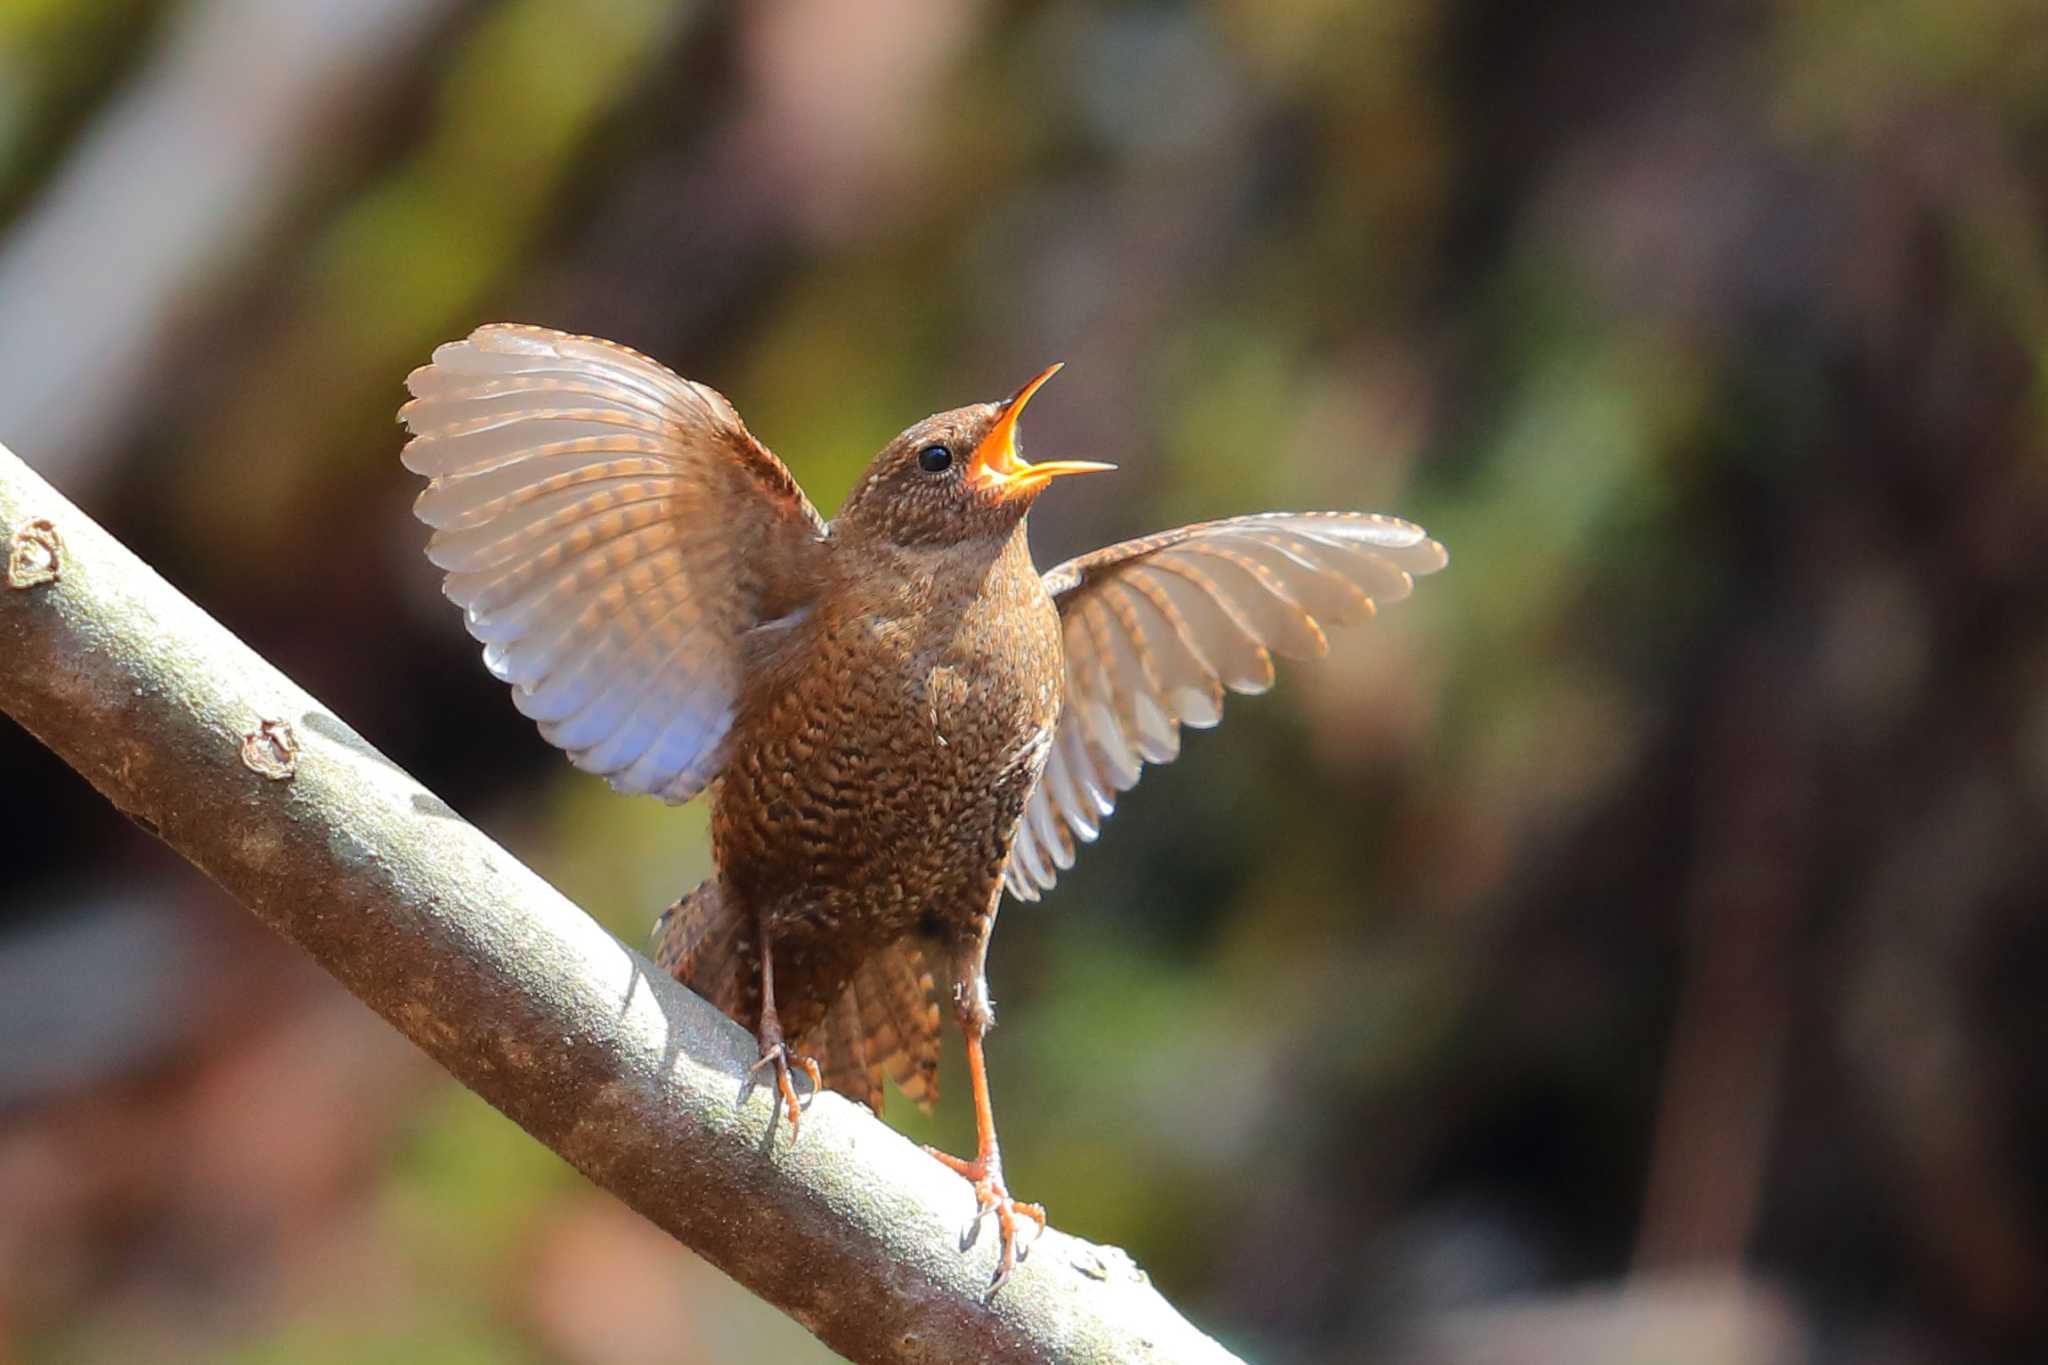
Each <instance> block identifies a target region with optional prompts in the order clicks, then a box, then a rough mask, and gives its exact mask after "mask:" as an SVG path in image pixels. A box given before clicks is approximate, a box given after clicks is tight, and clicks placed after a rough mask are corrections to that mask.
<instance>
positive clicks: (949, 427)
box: [838, 365, 1116, 546]
mask: <svg viewBox="0 0 2048 1365" xmlns="http://www.w3.org/2000/svg"><path fill="white" fill-rule="evenodd" d="M1059 369H1060V367H1059V366H1058V365H1053V366H1050V367H1048V368H1047V369H1046V370H1044V371H1043V372H1042V373H1040V374H1039V375H1038V377H1037V378H1035V379H1033V380H1032V381H1031V382H1030V383H1028V384H1026V385H1025V386H1024V387H1023V388H1021V389H1019V390H1017V392H1015V393H1013V394H1011V395H1010V396H1009V397H1008V398H1006V399H1004V400H1003V401H1002V402H1000V403H975V404H972V405H971V406H968V407H964V408H954V409H953V410H952V411H951V412H941V413H938V414H935V415H934V416H931V417H927V418H925V419H924V420H923V421H922V422H919V423H917V425H915V426H913V427H911V428H910V429H909V430H907V431H905V432H904V433H903V434H902V435H900V436H898V437H897V438H896V439H895V440H893V441H891V442H889V444H888V445H886V446H884V447H883V448H882V453H881V454H879V455H877V456H875V458H874V461H873V463H871V464H870V465H869V466H868V472H867V475H866V477H864V478H863V479H862V480H861V482H860V486H859V487H858V488H857V489H855V490H854V493H853V496H852V497H850V498H848V499H847V502H846V506H845V507H844V508H843V509H842V510H841V511H840V514H839V517H838V520H839V521H840V522H843V523H845V524H847V525H849V526H854V527H859V528H861V529H862V530H869V531H876V532H879V533H880V534H881V535H883V536H885V537H886V538H887V539H889V540H890V541H892V542H894V543H896V544H898V545H904V546H917V545H923V546H933V545H955V544H960V543H963V542H967V541H973V540H981V539H985V538H988V537H992V536H993V537H1002V536H1007V535H1008V534H1009V533H1010V532H1012V531H1014V530H1015V529H1016V528H1017V526H1018V525H1019V524H1020V523H1022V521H1023V520H1024V514H1025V513H1026V512H1028V511H1030V510H1031V504H1032V503H1033V502H1035V501H1037V498H1038V495H1039V494H1040V493H1042V492H1043V491H1045V488H1046V485H1048V484H1050V483H1051V482H1052V481H1053V480H1054V479H1056V478H1059V477H1061V476H1062V475H1066V474H1088V473H1094V472H1096V471H1099V470H1105V469H1114V468H1116V466H1115V465H1107V464H1098V463H1096V462H1095V461H1093V460H1048V461H1045V462H1043V463H1040V464H1032V463H1030V462H1028V461H1026V460H1025V459H1024V457H1023V455H1022V454H1021V453H1020V452H1019V450H1018V442H1017V419H1018V418H1019V417H1020V416H1022V415H1023V412H1024V405H1025V404H1027V403H1029V402H1030V401H1031V395H1033V394H1034V393H1037V392H1038V390H1039V388H1040V387H1041V386H1043V385H1044V383H1045V381H1046V380H1048V379H1050V378H1052V377H1053V375H1055V374H1057V373H1058V372H1059Z"/></svg>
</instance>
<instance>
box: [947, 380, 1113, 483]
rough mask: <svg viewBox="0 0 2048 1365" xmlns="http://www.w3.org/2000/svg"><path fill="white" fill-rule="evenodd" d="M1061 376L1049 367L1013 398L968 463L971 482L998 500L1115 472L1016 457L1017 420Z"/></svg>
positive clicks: (1102, 467)
mask: <svg viewBox="0 0 2048 1365" xmlns="http://www.w3.org/2000/svg"><path fill="white" fill-rule="evenodd" d="M1059 372H1060V367H1059V366H1058V365H1056V364H1055V365H1048V366H1047V367H1046V368H1045V370H1044V372H1043V373H1041V374H1040V375H1039V376H1038V378H1036V379H1034V380H1032V381H1031V382H1030V383H1029V384H1026V385H1025V386H1024V387H1023V388H1021V389H1019V390H1017V392H1015V393H1013V394H1011V395H1010V398H1009V401H1008V402H1006V403H1004V404H1003V410H1002V412H1001V413H1000V414H998V415H997V417H996V424H995V425H994V426H992V427H990V428H989V429H988V435H986V436H984V437H982V438H981V444H980V445H978V446H976V447H975V448H974V454H973V455H972V456H971V457H970V458H969V459H968V461H967V477H968V480H969V482H971V483H974V484H977V485H979V486H980V487H982V488H986V489H989V490H991V491H993V492H994V493H995V495H996V496H997V497H998V498H1014V497H1017V496H1018V495H1020V494H1023V493H1029V492H1032V491H1034V490H1036V489H1039V488H1042V487H1044V486H1045V485H1046V484H1047V483H1049V482H1050V481H1051V480H1053V479H1056V478H1058V477H1059V476H1060V475H1062V474H1096V473H1100V472H1101V471H1103V470H1105V469H1115V468H1116V466H1115V465H1113V464H1099V463H1097V462H1096V461H1094V460H1047V461H1046V462H1045V463H1043V464H1031V463H1028V462H1027V461H1026V460H1025V459H1024V457H1023V456H1022V455H1019V454H1018V453H1017V419H1018V418H1019V417H1020V416H1022V415H1023V413H1024V405H1025V404H1026V403H1028V402H1030V401H1031V395H1032V394H1034V393H1037V392H1038V391H1039V389H1040V388H1042V387H1044V385H1045V381H1046V380H1048V379H1050V378H1052V377H1053V376H1054V375H1056V374H1058V373H1059Z"/></svg>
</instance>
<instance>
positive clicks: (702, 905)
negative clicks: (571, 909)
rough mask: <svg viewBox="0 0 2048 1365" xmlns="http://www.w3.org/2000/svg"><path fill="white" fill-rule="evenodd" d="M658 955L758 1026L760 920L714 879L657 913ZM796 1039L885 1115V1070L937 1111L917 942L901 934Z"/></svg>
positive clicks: (731, 1013) (927, 983)
mask: <svg viewBox="0 0 2048 1365" xmlns="http://www.w3.org/2000/svg"><path fill="white" fill-rule="evenodd" d="M654 960H655V962H657V963H658V964H660V965H661V966H662V967H664V968H666V969H667V971H668V972H669V973H670V975H672V976H674V977H675V978H676V980H678V981H680V982H682V983H683V984H684V985H685V986H688V987H689V988H690V989H691V990H693V991H695V992H696V993H697V994H699V995H701V996H703V997H704V998H705V999H706V1000H709V1001H710V1002H711V1003H712V1004H714V1005H716V1006H717V1007H718V1008H719V1009H720V1010H722V1011H724V1012H725V1014H726V1015H727V1016H728V1017H730V1018H732V1019H733V1020H735V1021H736V1022H738V1023H739V1024H740V1025H741V1026H742V1027H743V1028H749V1029H751V1028H753V1027H755V1025H756V1022H757V1020H758V1017H759V1012H760V980H759V976H758V973H759V971H760V958H759V956H758V955H757V954H756V952H755V950H754V945H753V925H752V924H751V922H750V921H749V919H748V917H747V916H746V915H744V914H742V913H740V912H739V910H738V909H737V908H736V907H735V906H734V905H733V903H732V902H731V900H730V899H729V898H728V897H727V896H726V895H725V894H724V892H723V890H722V889H721V888H720V886H719V883H718V879H717V878H716V877H712V878H710V879H709V880H707V881H705V882H704V883H703V884H702V885H700V886H698V888H697V889H696V890H695V891H692V892H691V893H690V894H689V895H687V896H685V897H683V898H682V899H681V900H679V901H677V902H676V903H675V904H674V905H671V906H670V907H669V908H668V909H667V910H665V911H663V912H662V916H661V918H660V919H658V920H656V921H655V924H654ZM785 1017H787V1011H785ZM795 1046H796V1050H797V1051H798V1052H800V1053H803V1054H805V1055H807V1056H810V1057H813V1058H815V1059H816V1060H817V1062H818V1066H819V1069H820V1070H821V1071H822V1072H823V1073H824V1076H825V1084H826V1085H828V1086H830V1087H831V1088H832V1089H834V1090H837V1091H839V1092H840V1093H841V1094H843V1095H846V1096H848V1097H850V1098H852V1099H856V1100H860V1101H862V1102H863V1103H865V1104H866V1105H867V1106H868V1107H869V1108H870V1109H873V1110H874V1111H875V1112H876V1113H878V1114H879V1113H880V1112H881V1111H882V1081H883V1078H884V1077H887V1078H888V1079H890V1080H893V1081H895V1082H896V1086H897V1088H898V1089H900V1090H901V1091H902V1092H903V1093H904V1094H905V1095H906V1096H908V1097H909V1099H910V1101H911V1102H912V1103H913V1104H916V1105H917V1106H918V1107H919V1108H921V1109H924V1110H926V1111H929V1110H930V1109H931V1107H932V1105H933V1104H934V1103H935V1102H936V1101H937V1100H938V1097H939V1002H938V993H937V988H936V987H935V985H934V984H933V978H932V971H931V968H930V967H929V966H928V965H926V962H925V956H924V951H923V949H922V948H921V947H920V946H919V944H918V943H917V941H916V940H915V939H910V938H906V939H902V940H900V941H898V942H896V943H894V944H892V945H890V946H889V947H887V948H884V949H882V950H881V951H880V952H877V953H875V954H873V955H872V956H871V957H869V958H868V960H867V961H866V962H864V963H862V964H861V967H860V969H859V970H858V971H856V972H855V973H854V975H853V979H852V980H851V981H849V982H848V983H847V984H846V989H845V990H843V991H841V992H840V993H839V998H838V999H836V1000H834V1001H833V1002H832V1007H831V1008H830V1009H828V1010H826V1011H825V1016H824V1018H823V1019H822V1020H820V1021H819V1022H818V1024H817V1025H816V1026H814V1027H811V1028H808V1029H807V1030H806V1032H805V1033H804V1034H803V1036H802V1037H801V1038H798V1039H797V1040H796V1044H795Z"/></svg>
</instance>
